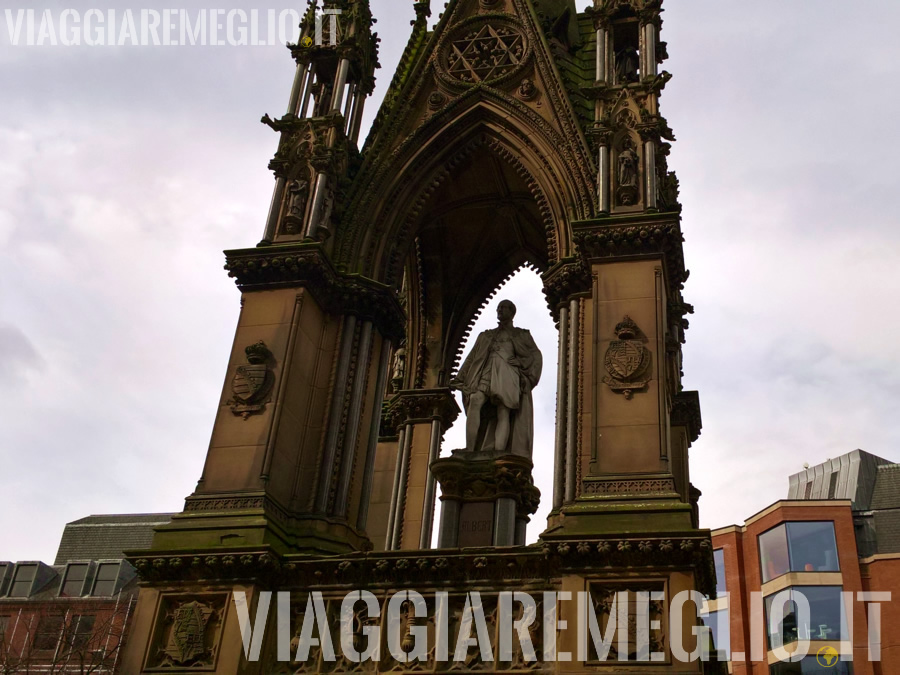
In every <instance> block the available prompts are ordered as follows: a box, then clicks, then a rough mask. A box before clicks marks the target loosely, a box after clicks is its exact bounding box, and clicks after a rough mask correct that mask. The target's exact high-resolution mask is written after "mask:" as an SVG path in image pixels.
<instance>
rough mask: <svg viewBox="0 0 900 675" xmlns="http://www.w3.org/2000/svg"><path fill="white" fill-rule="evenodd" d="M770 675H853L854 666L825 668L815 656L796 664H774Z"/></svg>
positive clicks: (845, 662)
mask: <svg viewBox="0 0 900 675" xmlns="http://www.w3.org/2000/svg"><path fill="white" fill-rule="evenodd" d="M823 658H824V657H823ZM769 675H853V666H852V665H851V664H850V663H849V662H847V661H837V662H836V663H833V664H832V665H830V666H829V665H827V664H826V665H824V666H823V665H821V664H819V663H818V661H816V656H815V655H814V654H813V655H810V656H807V657H805V658H804V659H802V660H801V661H797V662H796V663H773V664H772V665H771V666H769Z"/></svg>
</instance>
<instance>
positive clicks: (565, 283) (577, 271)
mask: <svg viewBox="0 0 900 675" xmlns="http://www.w3.org/2000/svg"><path fill="white" fill-rule="evenodd" d="M541 278H542V279H543V281H544V293H545V294H546V296H547V301H548V302H549V303H550V306H551V307H558V306H561V305H563V304H565V303H566V302H568V300H569V298H570V297H571V296H573V295H577V294H579V293H588V292H590V290H591V274H590V272H589V267H588V266H586V265H585V264H584V261H583V260H581V259H577V258H576V259H571V258H570V259H567V260H562V261H560V262H559V263H557V264H556V265H554V266H553V267H551V268H550V269H549V270H547V271H546V272H544V274H543V275H542V276H541Z"/></svg>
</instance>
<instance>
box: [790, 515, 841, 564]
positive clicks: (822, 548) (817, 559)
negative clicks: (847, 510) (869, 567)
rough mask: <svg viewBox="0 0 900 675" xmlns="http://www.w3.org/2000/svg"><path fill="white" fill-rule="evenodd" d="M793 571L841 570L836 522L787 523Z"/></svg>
mask: <svg viewBox="0 0 900 675" xmlns="http://www.w3.org/2000/svg"><path fill="white" fill-rule="evenodd" d="M786 525H787V539H788V547H789V549H790V557H791V571H792V572H840V570H841V568H840V566H839V565H838V557H837V544H836V543H835V540H834V523H832V522H824V523H816V522H796V523H786Z"/></svg>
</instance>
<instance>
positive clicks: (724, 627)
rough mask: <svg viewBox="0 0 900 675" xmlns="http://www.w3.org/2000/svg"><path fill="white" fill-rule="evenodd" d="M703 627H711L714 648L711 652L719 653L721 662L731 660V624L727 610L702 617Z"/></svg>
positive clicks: (712, 647) (711, 648)
mask: <svg viewBox="0 0 900 675" xmlns="http://www.w3.org/2000/svg"><path fill="white" fill-rule="evenodd" d="M701 618H702V619H703V625H704V626H709V632H710V635H711V637H712V646H711V647H710V651H713V650H716V651H718V652H719V660H720V661H727V660H729V655H730V654H731V624H730V623H729V621H730V617H729V615H728V610H727V609H721V610H719V611H718V612H711V613H710V614H708V615H706V616H703V617H701Z"/></svg>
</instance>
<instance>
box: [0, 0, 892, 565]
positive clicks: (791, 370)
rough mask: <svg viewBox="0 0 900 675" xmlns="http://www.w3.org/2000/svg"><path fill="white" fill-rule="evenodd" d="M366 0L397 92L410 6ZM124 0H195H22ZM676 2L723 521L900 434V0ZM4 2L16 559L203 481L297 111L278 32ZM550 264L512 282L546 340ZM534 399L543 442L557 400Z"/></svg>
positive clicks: (3, 130)
mask: <svg viewBox="0 0 900 675" xmlns="http://www.w3.org/2000/svg"><path fill="white" fill-rule="evenodd" d="M299 4H300V0H295V2H293V3H292V2H288V1H287V0H270V3H269V4H266V3H264V2H257V3H249V2H247V3H243V4H233V5H225V6H223V7H225V9H230V8H232V7H242V8H244V9H250V8H253V7H256V8H258V9H261V10H267V9H270V8H271V9H275V10H277V11H281V10H283V9H287V8H292V7H294V8H296V7H297V6H299ZM372 4H373V8H374V11H375V12H376V15H377V16H378V17H379V24H378V30H379V32H380V34H381V35H382V37H383V43H382V59H381V60H382V63H383V65H384V68H383V70H381V71H380V76H379V84H380V85H381V86H380V87H379V89H378V91H377V92H376V95H375V98H376V99H377V100H378V101H380V98H381V96H382V95H383V93H384V89H383V87H384V85H385V84H386V83H387V81H388V80H389V79H390V73H391V71H392V68H393V66H394V65H395V64H396V61H397V59H398V57H399V53H400V51H401V49H402V47H403V45H404V43H405V40H406V37H407V34H408V31H409V20H410V19H411V18H412V15H413V12H412V1H411V0H408V1H407V0H373V3H372ZM434 4H435V6H436V7H437V5H439V4H442V3H439V2H437V1H436V2H435V3H434ZM586 4H587V3H586V2H581V3H580V4H579V9H583V7H582V5H586ZM129 6H130V7H132V8H133V9H135V10H138V9H140V8H154V7H156V8H159V9H161V8H162V7H164V6H178V3H171V2H169V3H162V4H157V3H156V2H154V1H153V0H144V2H143V4H132V2H131V0H129V2H127V3H122V2H118V1H117V2H116V3H111V2H110V1H109V0H79V1H74V0H72V1H67V2H62V3H56V2H49V1H48V0H37V1H36V2H34V1H30V2H27V3H26V2H24V1H23V2H21V3H20V4H19V5H16V4H15V3H14V2H10V0H5V1H4V2H2V3H0V12H2V10H4V9H7V8H10V9H12V10H13V16H15V10H17V9H18V8H26V7H30V8H35V9H38V10H43V9H47V8H49V9H51V10H52V11H53V12H54V16H57V17H58V16H59V13H60V12H61V11H62V10H63V9H65V8H67V7H69V8H74V9H78V10H79V11H81V12H84V11H85V10H87V9H89V8H93V7H96V8H100V9H103V10H104V11H105V10H106V9H107V8H109V7H116V8H118V9H119V10H120V11H121V10H122V9H124V8H125V7H129ZM182 6H184V7H185V8H187V9H189V10H190V11H196V10H197V9H199V8H200V4H198V3H195V2H188V3H184V5H182ZM203 6H204V7H208V6H210V5H203ZM665 17H666V22H665V26H664V33H663V36H664V39H665V40H667V42H668V44H669V53H670V55H671V59H670V60H669V62H668V63H667V64H666V65H665V67H666V69H668V70H669V71H671V72H672V73H673V74H674V75H675V79H674V80H673V81H672V82H671V83H670V84H669V86H668V87H667V89H666V92H665V94H664V96H663V100H662V104H663V112H664V114H665V115H666V116H667V117H668V119H669V122H670V124H671V126H672V128H673V129H674V130H675V132H676V135H677V137H678V143H676V144H675V147H674V150H673V155H672V159H671V164H672V166H673V168H675V169H676V170H677V171H678V174H679V177H680V179H681V184H682V201H683V203H684V205H685V209H684V230H685V233H686V237H687V242H686V255H687V262H688V266H689V267H690V269H691V271H692V275H691V278H690V281H689V283H688V286H687V290H686V298H687V300H688V301H689V302H692V303H693V304H694V305H695V306H696V308H697V313H696V315H694V316H693V317H692V318H691V329H690V331H689V333H688V344H687V346H686V360H685V373H686V379H685V385H686V386H687V387H688V388H692V389H699V390H700V393H701V400H702V405H703V418H704V430H703V435H702V436H701V438H700V440H699V442H698V443H696V444H695V446H694V448H693V451H692V470H693V480H694V482H695V484H696V485H697V486H698V487H699V488H700V489H701V490H702V491H703V493H704V497H703V499H702V501H701V519H702V521H703V524H704V525H706V526H709V527H717V526H722V525H726V524H730V523H734V522H743V520H744V518H745V517H747V516H750V515H751V514H753V513H755V512H756V511H758V510H759V509H761V508H764V507H765V506H766V505H768V504H769V503H771V502H772V501H774V500H776V499H779V498H783V497H785V496H786V494H787V476H788V475H789V474H790V473H793V472H796V471H798V470H800V469H801V468H802V465H803V463H804V462H809V463H811V464H814V463H817V462H821V461H824V460H825V459H827V458H830V457H835V456H837V455H839V454H842V453H844V452H847V451H850V450H852V449H854V448H863V449H865V450H868V451H869V452H872V453H875V454H877V455H881V456H883V457H886V458H889V459H894V460H900V425H898V424H897V423H896V420H897V415H898V411H900V340H898V335H900V315H898V311H897V307H898V306H900V281H898V274H897V269H898V268H900V216H898V215H897V214H898V210H897V205H896V204H894V202H893V201H892V200H893V198H894V197H895V196H897V193H898V190H900V185H898V180H897V179H898V169H897V160H896V158H897V157H898V156H900V141H898V134H897V132H896V119H897V118H898V117H900V88H898V87H897V82H898V81H900V43H898V41H897V40H896V36H895V32H896V31H895V29H896V26H897V25H898V24H900V5H898V4H897V3H896V2H893V1H892V0H867V1H866V2H861V3H847V2H844V1H842V0H789V1H787V2H786V1H785V0H754V1H753V2H739V1H738V0H669V2H667V12H666V15H665ZM0 23H3V24H4V25H3V26H2V27H0V354H2V357H0V420H2V430H0V434H2V435H0V494H2V496H3V507H2V508H0V560H3V559H6V560H30V559H43V560H52V559H53V558H54V556H55V551H56V546H57V543H58V540H59V536H60V534H61V531H62V527H63V525H64V523H66V522H67V521H71V520H74V519H76V518H79V517H82V516H85V515H87V514H91V513H114V512H149V511H171V510H179V509H180V508H181V506H182V503H183V502H182V500H183V498H184V497H185V496H186V495H188V494H189V493H190V492H191V491H192V490H193V488H194V484H195V481H196V479H197V477H198V476H199V474H200V470H201V467H202V462H203V459H204V457H205V452H206V446H207V443H208V439H209V433H210V429H211V425H212V421H213V418H214V413H215V405H216V401H217V397H218V395H219V392H220V389H221V386H222V382H223V378H224V376H225V363H226V361H227V357H228V352H229V349H230V345H231V339H232V334H233V330H234V325H235V322H236V318H237V313H238V307H239V306H238V302H239V294H238V291H237V290H236V289H235V287H234V285H233V283H232V282H231V281H230V280H229V279H228V278H227V277H226V275H225V273H224V272H223V271H222V262H223V259H222V254H221V251H222V249H225V248H237V247H243V246H247V245H253V244H255V243H256V242H257V241H258V240H259V237H260V234H261V232H262V227H263V222H264V219H265V215H266V208H267V205H268V201H269V198H270V195H271V188H272V184H273V180H272V177H271V175H270V174H269V172H268V171H267V169H266V164H267V162H268V160H269V158H270V157H271V155H272V153H273V152H274V150H275V145H276V140H277V138H276V135H275V134H274V133H273V132H272V131H271V130H269V129H268V128H266V127H264V126H262V125H261V124H259V123H258V119H259V117H260V116H261V115H262V114H263V113H266V112H268V113H271V114H272V115H273V116H275V115H280V114H281V113H282V112H283V110H284V107H285V104H286V102H287V96H288V92H289V89H290V84H291V78H292V71H293V66H292V62H291V60H290V58H289V56H288V54H287V51H286V50H285V49H284V48H282V47H277V46H273V47H259V46H257V47H250V46H248V47H238V46H224V47H134V46H123V47H108V46H107V47H88V46H83V45H82V46H72V47H63V46H57V47H51V46H44V47H27V46H23V45H19V46H13V45H11V44H10V43H11V39H10V36H9V34H8V32H7V29H8V26H7V18H6V16H5V15H4V16H0ZM22 39H24V37H23V38H22ZM376 107H377V106H376V105H370V106H369V109H368V110H369V118H370V119H371V115H372V114H373V113H374V110H375V109H376ZM525 276H526V277H527V276H528V275H525ZM538 287H539V285H537V284H536V283H535V279H534V278H533V277H532V278H530V279H529V278H526V279H524V280H523V281H519V282H517V283H516V284H515V288H513V289H511V290H509V291H508V293H509V294H511V295H513V296H514V297H515V298H516V299H517V302H518V303H519V306H520V316H519V323H520V324H521V325H525V326H528V327H533V328H534V330H535V332H536V333H541V334H543V335H545V336H546V337H545V338H542V339H544V340H545V342H544V343H543V344H542V348H543V349H544V352H545V354H548V353H549V354H550V355H551V356H552V355H553V353H554V352H555V344H554V343H555V338H554V337H553V335H552V333H550V332H549V330H550V327H549V320H548V319H547V318H546V317H547V312H546V310H545V308H544V307H543V306H542V303H543V300H542V298H541V296H540V293H539V291H538ZM523 307H524V310H523ZM526 317H528V318H527V319H526ZM542 322H543V323H542ZM492 323H493V320H489V321H487V324H486V325H482V326H481V327H488V326H489V325H490V324H492ZM546 372H547V376H546V378H545V380H544V384H543V389H544V394H543V395H544V396H546V397H547V400H552V395H553V392H552V388H553V386H554V382H553V379H554V378H553V370H552V368H549V367H548V370H547V371H546ZM539 414H540V415H541V416H542V419H541V418H539V420H538V423H539V431H538V446H539V447H538V448H537V449H536V452H535V454H536V460H537V461H538V462H539V464H541V466H544V467H546V465H547V463H549V462H550V459H551V456H552V430H551V428H550V426H551V425H552V419H553V410H552V403H551V404H550V406H549V407H548V406H546V405H539ZM451 433H452V432H451ZM453 438H454V437H453V436H452V435H451V436H449V437H448V444H451V445H452V443H453ZM541 439H544V440H545V442H543V443H542V442H541Z"/></svg>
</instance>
